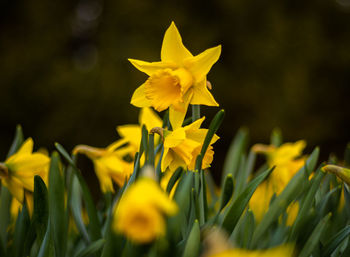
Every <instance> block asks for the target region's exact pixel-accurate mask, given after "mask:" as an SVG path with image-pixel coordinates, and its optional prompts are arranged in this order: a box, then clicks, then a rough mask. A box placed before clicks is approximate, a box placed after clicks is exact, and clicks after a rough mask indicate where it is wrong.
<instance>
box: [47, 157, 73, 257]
mask: <svg viewBox="0 0 350 257" xmlns="http://www.w3.org/2000/svg"><path fill="white" fill-rule="evenodd" d="M60 165H61V163H60V157H59V155H58V153H57V152H53V153H52V155H51V163H50V172H49V216H50V226H51V231H52V239H53V242H54V247H55V256H57V257H64V256H65V254H66V248H67V222H68V221H67V216H66V211H65V210H66V207H65V199H64V180H63V177H62V175H61V170H60Z"/></svg>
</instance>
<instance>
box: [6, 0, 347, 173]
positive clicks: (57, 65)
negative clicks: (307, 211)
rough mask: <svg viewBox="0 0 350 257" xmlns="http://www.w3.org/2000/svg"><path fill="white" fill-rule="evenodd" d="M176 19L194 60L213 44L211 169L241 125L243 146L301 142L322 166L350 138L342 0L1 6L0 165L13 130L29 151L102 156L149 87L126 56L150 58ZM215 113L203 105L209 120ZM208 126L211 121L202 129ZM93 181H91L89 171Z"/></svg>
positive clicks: (69, 1) (37, 1) (132, 0)
mask: <svg viewBox="0 0 350 257" xmlns="http://www.w3.org/2000/svg"><path fill="white" fill-rule="evenodd" d="M171 21H175V23H176V25H177V26H178V28H179V30H180V33H181V35H182V37H183V41H184V44H185V45H186V46H187V48H188V49H189V50H190V51H191V52H192V53H193V54H198V53H200V52H202V51H203V50H205V49H207V48H209V47H213V46H216V45H218V44H222V47H223V50H222V55H221V58H220V60H219V62H218V63H217V64H215V66H214V67H213V68H212V70H211V72H210V74H209V75H208V79H209V80H210V81H211V82H212V84H213V90H212V93H213V95H214V96H215V98H216V100H217V101H218V102H219V103H220V105H221V108H224V109H225V110H226V117H225V120H224V123H223V126H222V127H221V129H220V130H219V133H218V134H219V135H220V136H221V138H222V139H221V140H220V141H219V142H217V143H216V145H215V150H216V156H215V160H214V163H213V165H212V169H213V172H214V174H216V176H218V174H220V172H221V168H222V162H223V159H224V153H225V152H226V150H227V148H228V146H229V143H230V141H231V140H232V138H233V136H234V134H235V133H236V131H237V130H238V128H239V127H241V126H245V127H247V128H248V129H249V131H250V142H251V144H253V143H258V142H260V143H268V142H269V137H270V133H271V131H272V129H273V128H275V127H279V128H280V129H281V130H282V132H283V137H284V140H285V141H296V140H298V139H306V140H307V142H308V148H307V149H306V152H308V151H311V149H312V148H313V147H314V146H316V145H318V146H320V147H321V156H322V158H323V159H324V160H325V159H327V158H328V155H329V153H335V154H337V155H338V156H339V157H340V158H342V156H343V151H344V149H345V146H346V144H347V142H349V141H350V127H349V125H350V122H349V121H350V110H349V109H350V108H349V106H350V105H349V101H350V89H349V87H350V72H349V71H350V0H324V1H319V0H309V1H301V0H288V1H287V0H284V1H281V0H270V1H252V0H220V1H209V0H201V1H199V0H194V1H188V0H178V1H156V0H153V1H139V0H128V1H116V0H80V1H76V0H60V1H47V0H32V1H24V0H17V1H13V0H1V1H0V37H1V38H0V39H1V40H0V88H1V91H0V124H1V125H0V142H1V144H0V156H1V160H4V158H5V155H6V152H7V150H8V148H9V146H10V143H11V141H12V137H13V134H14V130H15V126H16V125H17V124H21V125H22V126H23V128H24V132H25V136H32V137H33V138H34V140H35V143H36V146H44V147H47V148H48V149H49V150H52V149H53V148H54V147H53V143H54V142H56V141H57V142H60V143H61V144H62V145H64V146H65V147H66V149H68V150H71V149H72V148H73V147H74V145H76V144H81V143H83V144H89V145H92V146H98V147H104V146H106V145H108V144H109V143H111V142H112V141H113V140H115V139H117V138H118V136H117V133H116V131H115V127H116V126H117V125H121V124H130V123H136V122H137V115H138V109H137V108H135V107H133V106H131V105H130V104H129V101H130V98H131V95H132V93H133V91H134V90H135V89H136V88H137V87H138V86H139V85H140V84H141V83H142V82H143V81H145V79H146V75H144V74H142V73H141V72H139V71H137V70H136V69H135V68H133V67H132V65H131V64H130V63H128V61H127V58H135V59H141V60H146V61H157V60H159V58H160V47H161V42H162V38H163V35H164V32H165V30H166V29H167V27H168V26H169V25H170V23H171ZM218 110H219V109H218V108H203V111H202V113H205V115H206V116H207V118H208V120H210V119H211V118H212V117H213V116H214V114H215V112H216V111H218ZM206 125H208V122H207V123H206ZM91 174H93V173H91Z"/></svg>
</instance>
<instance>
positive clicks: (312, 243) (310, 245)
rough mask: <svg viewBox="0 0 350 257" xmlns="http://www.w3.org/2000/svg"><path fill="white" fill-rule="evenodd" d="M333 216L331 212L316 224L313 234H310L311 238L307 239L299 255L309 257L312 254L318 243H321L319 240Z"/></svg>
mask: <svg viewBox="0 0 350 257" xmlns="http://www.w3.org/2000/svg"><path fill="white" fill-rule="evenodd" d="M330 217H331V213H329V214H328V215H326V216H325V217H324V218H323V219H322V220H321V222H320V223H318V225H317V226H316V228H315V229H314V231H313V232H312V234H311V235H310V237H309V239H308V240H307V241H306V243H305V245H304V247H303V249H302V250H301V252H300V254H299V257H308V256H310V255H311V254H312V252H313V250H314V249H315V247H316V245H317V244H318V243H319V240H320V238H321V235H322V232H323V231H324V229H325V228H326V225H327V223H328V220H329V219H330Z"/></svg>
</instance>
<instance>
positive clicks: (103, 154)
mask: <svg viewBox="0 0 350 257" xmlns="http://www.w3.org/2000/svg"><path fill="white" fill-rule="evenodd" d="M123 144H125V142H124V141H123V140H119V141H116V142H114V143H112V144H111V145H109V146H107V147H106V148H96V147H91V146H87V145H78V146H76V147H75V148H74V149H73V153H74V154H78V153H81V154H85V155H86V156H87V157H89V158H90V159H91V160H92V161H93V163H94V167H95V172H96V176H97V178H98V179H99V181H100V187H101V190H102V192H104V193H105V192H114V188H113V182H112V181H114V182H116V183H117V184H118V185H119V186H123V185H124V183H125V181H126V180H127V179H128V178H129V176H130V175H131V173H132V171H133V163H131V162H127V161H125V160H124V159H123V158H124V157H125V155H127V154H128V153H129V151H130V150H129V149H126V148H123V147H121V146H122V145H123Z"/></svg>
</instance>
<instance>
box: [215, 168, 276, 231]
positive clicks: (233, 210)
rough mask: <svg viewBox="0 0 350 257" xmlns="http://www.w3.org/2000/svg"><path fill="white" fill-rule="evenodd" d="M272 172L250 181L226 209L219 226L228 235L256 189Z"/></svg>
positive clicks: (265, 172) (264, 173) (267, 171)
mask: <svg viewBox="0 0 350 257" xmlns="http://www.w3.org/2000/svg"><path fill="white" fill-rule="evenodd" d="M272 170H273V168H271V169H268V170H266V171H264V172H263V173H261V174H260V175H258V176H257V177H255V178H254V179H253V180H252V181H250V182H249V184H248V186H247V187H246V188H245V189H244V191H243V192H242V193H241V194H240V195H239V196H238V197H237V199H236V200H235V201H233V202H232V203H231V205H230V206H229V207H228V210H227V212H226V213H225V216H224V219H223V222H222V225H221V226H222V227H223V228H224V229H225V230H226V231H227V232H228V233H231V232H232V231H233V229H234V228H235V226H236V224H237V222H238V220H239V218H240V217H241V215H242V213H243V211H244V209H245V208H246V206H247V204H248V202H249V200H250V198H251V197H252V195H253V193H254V192H255V190H256V188H257V187H258V186H259V185H260V183H261V182H263V181H264V180H265V178H266V177H267V176H268V175H269V174H270V173H271V172H272Z"/></svg>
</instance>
